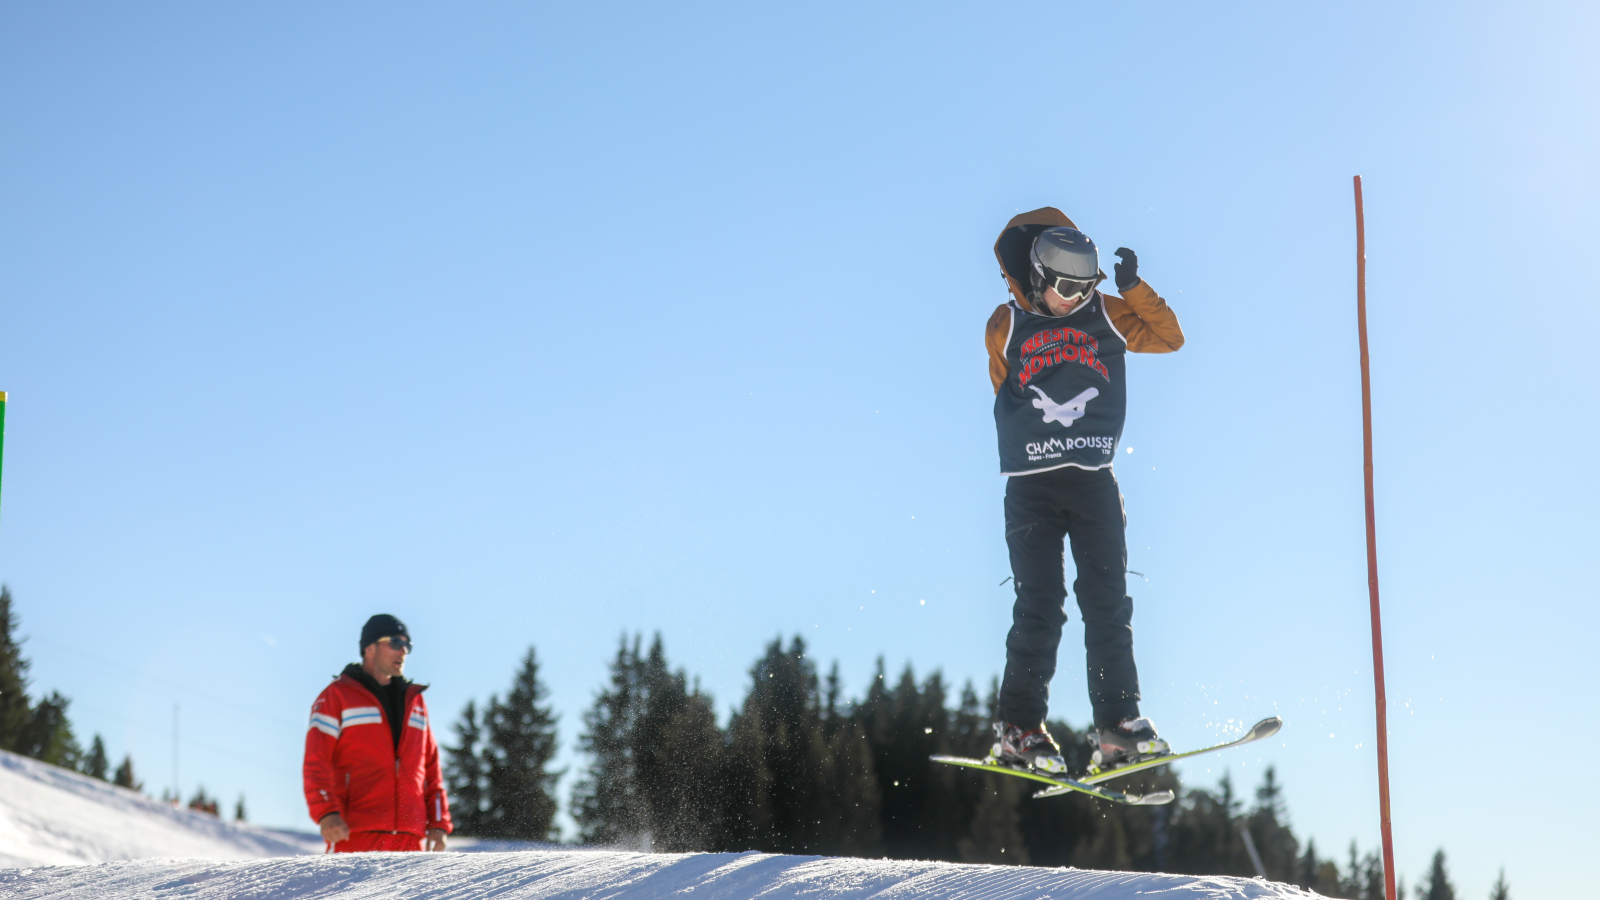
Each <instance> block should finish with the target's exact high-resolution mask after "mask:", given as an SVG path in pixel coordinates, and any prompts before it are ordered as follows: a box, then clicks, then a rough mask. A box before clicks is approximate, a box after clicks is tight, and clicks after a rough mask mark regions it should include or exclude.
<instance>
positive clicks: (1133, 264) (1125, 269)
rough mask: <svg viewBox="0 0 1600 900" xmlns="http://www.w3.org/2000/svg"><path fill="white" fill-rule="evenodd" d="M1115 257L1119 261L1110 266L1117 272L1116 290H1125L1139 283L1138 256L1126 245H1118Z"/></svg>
mask: <svg viewBox="0 0 1600 900" xmlns="http://www.w3.org/2000/svg"><path fill="white" fill-rule="evenodd" d="M1117 259H1118V260H1120V262H1118V263H1117V264H1116V265H1115V266H1112V267H1111V268H1112V269H1113V270H1114V271H1115V272H1116V273H1117V290H1119V291H1125V290H1127V289H1129V288H1131V287H1133V286H1134V285H1136V284H1138V283H1139V257H1137V256H1135V255H1134V253H1133V251H1132V250H1129V249H1128V248H1127V247H1118V248H1117Z"/></svg>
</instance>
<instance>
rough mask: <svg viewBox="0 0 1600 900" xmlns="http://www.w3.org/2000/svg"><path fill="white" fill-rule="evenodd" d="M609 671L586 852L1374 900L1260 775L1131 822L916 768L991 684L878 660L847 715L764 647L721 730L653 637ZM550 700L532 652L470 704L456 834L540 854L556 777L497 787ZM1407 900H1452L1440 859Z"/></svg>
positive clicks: (946, 744)
mask: <svg viewBox="0 0 1600 900" xmlns="http://www.w3.org/2000/svg"><path fill="white" fill-rule="evenodd" d="M610 670H611V671H610V677H609V680H608V683H607V684H606V685H605V687H604V688H603V689H602V690H601V691H600V692H599V694H598V695H597V696H596V698H595V703H594V705H593V707H592V708H590V709H589V711H588V712H586V713H585V714H584V717H583V723H582V724H583V731H582V733H581V734H580V735H579V738H578V742H579V748H580V749H581V750H582V751H584V753H585V754H586V755H587V756H588V760H589V762H588V765H587V767H586V768H585V769H584V770H583V771H582V772H581V773H580V777H579V779H578V781H577V784H576V786H575V787H574V790H573V794H572V805H571V807H570V809H571V812H572V816H573V818H574V819H575V820H576V821H577V823H578V826H579V831H580V835H579V836H580V839H581V840H582V841H583V842H584V843H587V844H594V845H606V846H617V847H629V848H634V849H641V850H655V851H664V852H684V851H695V850H748V849H756V850H761V851H766V852H773V853H816V854H826V855H840V856H861V857H890V858H898V859H938V860H950V861H960V862H983V863H1000V864H1012V865H1030V864H1031V865H1042V866H1061V865H1072V866H1077V867H1080V868H1096V869H1118V870H1125V871H1163V872H1174V873H1188V874H1195V875H1241V876H1252V875H1255V874H1256V870H1255V865H1254V863H1253V861H1252V860H1251V854H1250V851H1249V849H1248V847H1247V844H1246V839H1245V837H1244V834H1245V833H1246V832H1248V833H1249V835H1250V841H1251V842H1252V843H1253V844H1254V847H1255V850H1256V852H1257V854H1258V855H1259V856H1260V859H1261V864H1262V867H1263V868H1264V869H1265V871H1266V874H1267V877H1268V878H1270V879H1272V880H1274V881H1282V882H1287V883H1291V884H1297V885H1300V886H1302V887H1305V888H1310V889H1312V890H1315V891H1317V892H1319V893H1321V894H1323V895H1325V896H1330V897H1346V898H1358V900H1377V898H1381V897H1382V896H1383V866H1382V862H1381V861H1380V859H1379V857H1378V856H1377V854H1376V853H1374V852H1368V853H1366V854H1364V855H1363V854H1361V853H1360V852H1359V851H1358V849H1357V847H1356V845H1355V844H1354V843H1352V844H1351V845H1350V847H1349V854H1348V860H1347V861H1346V862H1345V863H1344V864H1343V865H1341V864H1340V863H1339V862H1337V861H1335V860H1334V859H1332V858H1327V857H1324V856H1322V855H1321V854H1320V853H1319V852H1318V850H1317V848H1316V845H1315V843H1314V842H1312V841H1307V842H1306V843H1305V844H1304V845H1303V846H1302V844H1301V842H1300V841H1299V840H1298V839H1297V838H1296V837H1295V834H1294V832H1293V830H1292V829H1291V828H1290V826H1289V822H1288V812H1287V810H1286V809H1285V805H1284V799H1283V790H1282V786H1281V785H1280V784H1279V783H1278V781H1277V777H1276V773H1275V772H1274V771H1273V770H1272V769H1271V768H1268V769H1267V771H1266V773H1265V775H1264V777H1263V779H1262V782H1261V784H1260V785H1259V786H1258V787H1257V788H1256V790H1255V792H1254V802H1253V803H1251V804H1250V805H1248V806H1246V802H1245V801H1244V800H1243V799H1242V798H1241V797H1240V796H1239V795H1238V793H1237V792H1236V789H1235V786H1234V784H1233V782H1232V780H1231V779H1230V778H1229V777H1227V776H1226V775H1225V776H1224V777H1223V778H1222V780H1221V782H1220V783H1219V784H1218V786H1217V787H1216V788H1215V789H1214V790H1206V789H1197V788H1188V789H1185V788H1184V787H1183V785H1181V784H1180V783H1179V780H1178V776H1177V773H1176V772H1174V771H1172V770H1170V769H1166V768H1163V769H1157V770H1155V771H1154V772H1152V773H1149V774H1146V775H1142V776H1130V777H1129V778H1128V779H1126V782H1125V783H1126V784H1127V786H1128V788H1129V789H1130V790H1134V791H1150V790H1157V789H1168V790H1173V791H1175V792H1177V793H1178V796H1179V800H1178V802H1176V803H1173V804H1171V805H1169V806H1153V807H1139V806H1123V805H1119V804H1113V803H1108V802H1105V801H1101V800H1095V799H1093V798H1090V797H1080V796H1072V797H1064V798H1059V799H1056V800H1052V801H1034V800H1033V799H1032V798H1031V793H1032V792H1031V790H1030V789H1029V785H1028V784H1027V783H1025V782H1023V781H1022V780H1020V779H1016V778H1010V777H1006V776H1002V775H990V774H985V773H980V772H972V771H970V770H963V769H958V768H955V767H952V766H943V765H939V764H937V763H933V762H930V761H929V759H928V757H929V756H931V755H933V754H936V753H950V754H958V755H964V756H983V755H984V754H986V753H987V752H988V748H989V745H990V744H991V743H992V742H993V732H992V730H991V728H990V722H991V721H993V710H994V706H995V696H996V693H997V687H998V686H997V685H991V686H990V688H989V690H988V692H987V697H986V698H984V699H980V697H979V695H978V693H977V691H976V690H975V689H974V687H973V686H972V685H971V684H970V683H969V684H967V685H964V686H963V687H962V688H961V689H960V690H959V691H952V690H951V688H950V687H949V686H948V685H946V684H945V683H944V680H943V678H942V676H941V675H940V674H939V673H938V672H934V673H933V674H931V675H929V676H927V677H926V678H924V679H922V680H921V681H918V680H917V678H916V677H915V674H914V673H913V671H912V669H911V668H910V667H909V666H907V668H906V669H905V671H904V672H902V673H901V674H900V676H899V677H898V678H897V679H893V680H891V679H890V677H889V676H888V674H887V673H886V672H885V671H884V667H883V662H882V660H880V661H879V663H878V669H877V673H876V676H875V677H874V678H873V680H872V683H871V685H870V686H869V688H868V689H867V692H866V695H865V696H863V697H860V698H856V699H846V698H845V697H844V694H843V689H842V687H841V684H840V679H839V673H838V666H837V664H835V666H834V667H833V668H832V670H831V671H830V672H829V674H828V675H827V676H826V677H820V676H819V674H818V671H817V667H816V665H815V663H814V661H813V660H812V659H811V658H810V657H809V655H808V654H807V652H806V645H805V643H804V641H803V640H801V639H800V638H799V637H798V636H797V637H795V638H794V639H793V640H792V641H790V643H789V645H788V646H787V647H785V646H783V645H782V643H781V642H780V641H774V642H772V643H771V644H770V645H768V646H767V648H766V652H765V653H764V654H763V655H762V656H761V658H760V659H759V660H757V661H756V664H755V665H754V667H753V668H752V669H751V671H750V675H751V686H750V690H749V693H748V694H747V695H746V696H745V698H744V700H743V702H742V703H740V704H739V705H738V706H737V707H736V708H735V709H734V711H733V714H732V716H731V718H730V720H729V723H728V726H727V727H726V728H723V727H721V726H720V725H719V724H718V721H717V715H716V707H715V704H714V703H713V700H712V698H711V697H710V696H709V695H708V694H706V693H705V692H704V691H702V690H701V689H700V687H699V684H698V683H697V682H692V681H691V680H690V678H689V676H688V674H687V673H686V672H685V671H684V670H683V669H681V668H680V669H674V668H672V667H671V666H670V665H669V664H668V662H667V658H666V653H665V650H664V649H663V647H662V642H661V637H660V635H657V636H656V637H655V639H654V641H653V642H652V643H651V644H650V646H649V648H648V649H644V648H643V646H642V640H641V638H640V637H639V636H634V637H633V638H632V640H631V641H630V640H629V639H627V638H626V637H624V639H623V640H622V641H621V643H620V645H619V647H618V649H617V653H616V655H615V657H614V658H613V659H612V662H611V666H610ZM545 696H546V691H545V689H544V687H543V685H542V684H541V683H540V682H539V677H538V667H537V661H536V658H535V657H534V655H533V651H532V650H531V649H530V651H529V653H528V656H527V657H526V658H525V660H524V662H523V665H522V667H521V668H520V669H519V671H518V674H517V677H516V680H515V682H514V684H513V688H512V690H511V691H510V692H509V693H508V694H507V696H506V699H505V700H504V701H500V700H498V699H495V698H491V700H490V702H489V706H488V708H487V709H486V711H485V712H483V713H482V714H481V715H480V713H479V711H478V709H477V706H476V704H473V703H469V704H468V705H467V708H466V710H465V712H464V713H463V715H462V718H461V721H460V722H458V723H457V725H456V726H455V731H456V738H457V746H455V747H453V748H446V749H447V753H448V757H449V762H448V764H447V766H446V769H447V775H448V778H449V783H450V788H451V791H452V802H451V808H452V811H453V814H454V816H455V821H456V827H457V832H458V833H462V834H471V835H478V836H485V837H507V838H523V839H534V840H546V839H550V838H552V837H553V833H552V831H551V828H552V819H553V814H554V811H555V798H554V794H553V782H554V775H551V776H547V777H546V778H544V779H542V780H540V779H538V778H534V777H532V776H531V774H529V775H518V776H517V779H516V781H515V783H516V784H519V785H528V786H531V785H533V784H534V783H535V782H537V784H538V786H539V787H538V791H542V793H537V792H527V791H525V790H524V791H523V792H520V793H519V790H522V789H514V788H511V787H508V786H506V785H508V784H509V783H508V782H506V781H504V776H496V775H495V774H494V773H495V772H496V766H499V767H500V768H499V770H500V771H507V770H508V768H510V767H512V763H511V761H512V760H517V759H519V753H521V751H519V750H517V749H516V748H517V747H525V748H529V750H528V755H526V756H522V757H520V762H518V763H517V766H516V767H517V768H518V770H519V771H523V772H527V773H533V772H535V771H538V772H543V771H545V770H546V769H547V768H548V764H549V761H550V759H551V757H553V755H554V752H555V746H556V730H555V717H554V715H553V714H552V712H551V710H550V707H549V706H548V705H544V699H545ZM508 723H512V724H508ZM1049 726H1050V729H1051V732H1052V733H1053V734H1054V735H1055V736H1056V738H1057V740H1058V741H1059V742H1060V743H1061V745H1062V748H1063V751H1064V752H1065V753H1066V755H1067V757H1068V763H1069V765H1070V766H1071V767H1072V768H1073V769H1074V770H1077V771H1082V770H1083V769H1085V768H1086V767H1087V764H1088V759H1087V753H1088V744H1087V742H1086V741H1085V739H1084V735H1083V734H1082V733H1081V732H1079V731H1077V730H1075V729H1073V728H1072V727H1070V726H1069V725H1067V724H1066V723H1065V722H1060V721H1052V722H1050V723H1049ZM497 778H499V779H500V780H497ZM535 793H537V798H536V799H530V798H534V797H535ZM519 804H521V805H519ZM1502 884H1503V882H1502ZM1500 891H1501V893H1500V894H1499V895H1497V896H1505V893H1504V889H1503V887H1502V888H1500ZM1414 896H1416V897H1419V898H1424V900H1445V898H1453V897H1454V892H1453V888H1451V887H1450V884H1449V879H1448V876H1447V874H1446V873H1445V870H1444V857H1443V854H1442V851H1441V853H1440V855H1439V856H1438V857H1437V859H1436V860H1435V865H1434V869H1433V871H1431V872H1430V873H1429V877H1428V879H1427V881H1426V883H1425V885H1424V886H1423V888H1422V889H1420V890H1418V891H1417V892H1416V894H1415V895H1414Z"/></svg>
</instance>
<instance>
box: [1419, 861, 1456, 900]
mask: <svg viewBox="0 0 1600 900" xmlns="http://www.w3.org/2000/svg"><path fill="white" fill-rule="evenodd" d="M1425 884H1426V885H1427V886H1426V887H1424V888H1422V889H1421V893H1422V897H1421V900H1456V889H1455V887H1454V886H1453V885H1451V884H1450V873H1449V872H1447V871H1445V866H1444V849H1443V848H1440V849H1439V850H1437V851H1435V852H1434V854H1433V864H1432V865H1431V866H1429V867H1428V880H1427V882H1425Z"/></svg>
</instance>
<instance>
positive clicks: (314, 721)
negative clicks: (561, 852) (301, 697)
mask: <svg viewBox="0 0 1600 900" xmlns="http://www.w3.org/2000/svg"><path fill="white" fill-rule="evenodd" d="M311 728H315V729H316V730H318V731H320V732H322V733H323V734H325V735H327V736H328V737H331V738H333V739H334V740H338V738H339V732H341V731H343V730H344V729H343V728H341V727H340V726H339V722H338V720H336V719H335V718H334V717H332V716H325V715H323V714H322V713H312V714H311V727H310V728H307V729H306V730H307V731H310V730H311Z"/></svg>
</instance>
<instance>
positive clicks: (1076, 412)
mask: <svg viewBox="0 0 1600 900" xmlns="http://www.w3.org/2000/svg"><path fill="white" fill-rule="evenodd" d="M1029 387H1030V388H1032V389H1033V392H1034V393H1036V394H1038V395H1039V399H1038V400H1035V401H1033V408H1034V409H1042V410H1044V420H1045V421H1046V422H1060V423H1061V427H1063V428H1071V427H1072V423H1073V422H1076V421H1077V420H1079V419H1081V418H1083V414H1084V413H1085V412H1086V411H1087V408H1088V406H1089V401H1090V400H1093V399H1094V398H1096V397H1098V396H1100V391H1099V389H1097V388H1089V389H1087V390H1085V391H1084V392H1083V393H1081V394H1079V395H1078V396H1076V397H1073V398H1072V399H1071V400H1068V401H1067V402H1065V403H1057V402H1055V401H1054V400H1051V399H1050V395H1049V394H1046V393H1045V392H1044V391H1041V390H1039V386H1038V385H1036V384H1035V385H1029Z"/></svg>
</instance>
